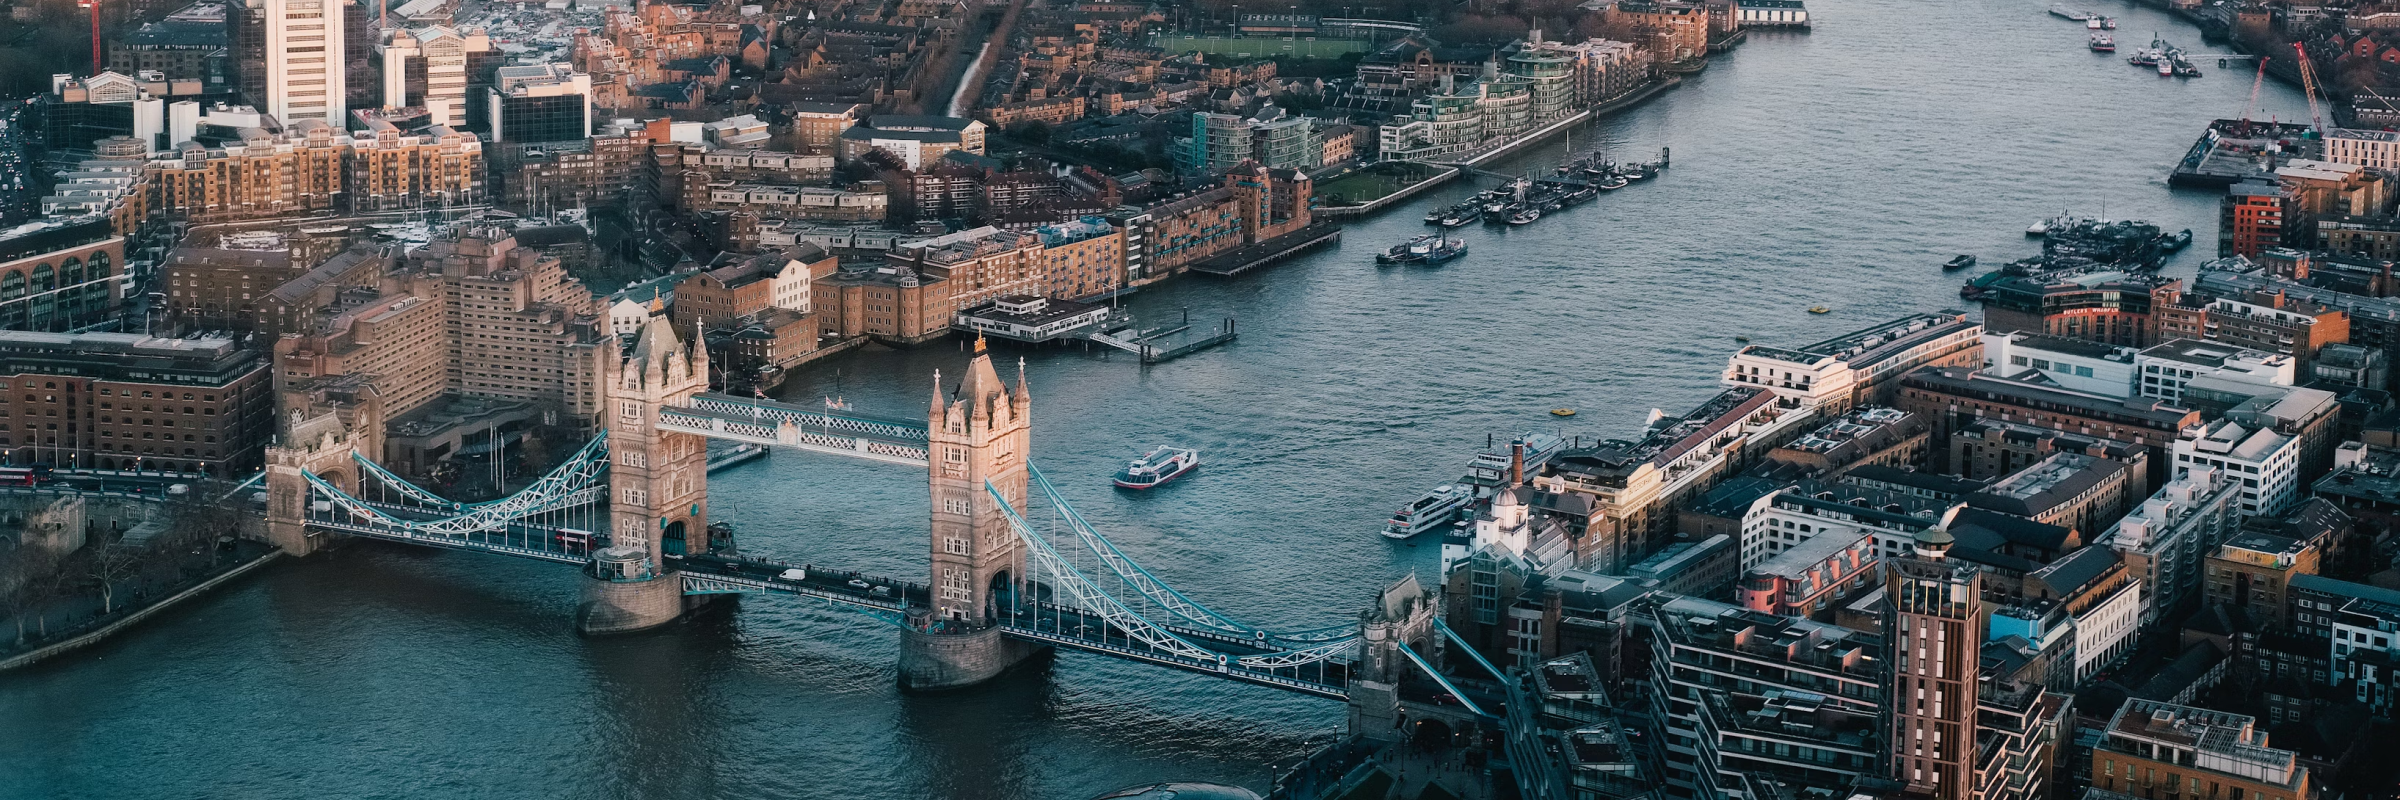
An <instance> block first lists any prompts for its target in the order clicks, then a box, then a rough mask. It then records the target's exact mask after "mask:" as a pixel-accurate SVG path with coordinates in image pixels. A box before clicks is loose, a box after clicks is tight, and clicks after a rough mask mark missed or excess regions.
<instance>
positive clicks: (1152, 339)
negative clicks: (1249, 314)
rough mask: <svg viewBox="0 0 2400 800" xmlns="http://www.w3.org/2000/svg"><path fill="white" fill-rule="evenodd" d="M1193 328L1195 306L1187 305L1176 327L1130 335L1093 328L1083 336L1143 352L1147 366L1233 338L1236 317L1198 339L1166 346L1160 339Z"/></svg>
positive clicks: (1187, 331)
mask: <svg viewBox="0 0 2400 800" xmlns="http://www.w3.org/2000/svg"><path fill="white" fill-rule="evenodd" d="M1191 330H1192V311H1191V309H1188V308H1187V309H1184V310H1183V318H1182V319H1181V320H1180V321H1178V322H1177V323H1176V324H1175V327H1172V328H1165V329H1153V330H1148V331H1141V332H1138V333H1135V334H1133V335H1132V336H1129V337H1127V336H1118V335H1112V334H1108V333H1103V332H1100V331H1092V332H1091V333H1089V334H1086V335H1085V336H1084V337H1083V338H1084V339H1085V340H1087V341H1091V342H1094V343H1097V344H1100V345H1104V346H1107V347H1114V348H1116V349H1119V350H1123V351H1125V352H1128V353H1132V354H1134V355H1137V356H1141V357H1142V364H1143V365H1144V366H1148V365H1150V364H1164V363H1166V362H1169V361H1173V360H1175V359H1178V358H1182V357H1184V356H1188V355H1191V354H1193V353H1197V352H1200V351H1202V350H1206V349H1209V348H1211V347H1215V346H1217V345H1221V344H1224V343H1226V342H1230V341H1233V340H1234V338H1235V337H1236V335H1237V334H1236V333H1235V331H1234V325H1233V318H1232V317H1226V318H1225V323H1224V324H1223V325H1221V326H1219V327H1218V328H1217V329H1216V330H1215V331H1214V332H1212V333H1210V334H1209V335H1207V336H1203V337H1200V338H1198V339H1191V338H1188V337H1187V338H1185V339H1184V340H1183V341H1182V342H1181V343H1178V344H1174V345H1164V346H1162V345H1160V344H1158V343H1157V342H1158V340H1160V339H1166V338H1169V337H1175V336H1181V335H1184V334H1188V333H1190V332H1191ZM1118 333H1120V334H1121V333H1123V331H1119V332H1118Z"/></svg>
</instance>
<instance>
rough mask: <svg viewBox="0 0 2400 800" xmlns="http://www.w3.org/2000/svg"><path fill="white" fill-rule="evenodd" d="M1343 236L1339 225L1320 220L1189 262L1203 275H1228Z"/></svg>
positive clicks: (1274, 261)
mask: <svg viewBox="0 0 2400 800" xmlns="http://www.w3.org/2000/svg"><path fill="white" fill-rule="evenodd" d="M1341 240H1342V226H1340V225H1336V224H1334V223H1331V222H1319V223H1315V224H1312V225H1310V226H1308V227H1305V228H1301V229H1299V230H1297V231H1293V232H1291V233H1287V234H1284V235H1282V236H1277V237H1275V238H1273V239H1268V240H1266V241H1263V242H1259V243H1258V244H1254V245H1250V246H1248V247H1244V248H1241V249H1238V250H1233V251H1230V252H1227V253H1224V254H1221V255H1218V256H1216V257H1214V258H1210V259H1208V260H1206V261H1202V262H1200V263H1198V264H1193V265H1192V266H1191V271H1193V272H1197V273H1200V274H1202V275H1215V276H1217V277H1220V278H1230V277H1233V276H1235V275H1240V274H1242V273H1244V272H1249V271H1251V270H1254V269H1258V268H1260V267H1265V266H1270V265H1273V264H1276V263H1279V262H1282V261H1284V260H1285V259H1289V258H1291V257H1293V256H1296V255H1299V254H1301V253H1304V252H1307V251H1309V250H1314V249H1316V248H1319V247H1323V246H1325V245H1327V244H1331V243H1334V242H1338V241H1341Z"/></svg>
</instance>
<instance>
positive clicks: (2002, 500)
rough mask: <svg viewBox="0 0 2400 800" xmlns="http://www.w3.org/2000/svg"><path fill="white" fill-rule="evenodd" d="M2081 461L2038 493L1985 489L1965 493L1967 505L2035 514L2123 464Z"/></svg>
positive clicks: (2094, 483)
mask: <svg viewBox="0 0 2400 800" xmlns="http://www.w3.org/2000/svg"><path fill="white" fill-rule="evenodd" d="M2082 461H2083V468H2082V469H2078V470H2075V471H2074V472H2072V473H2068V474H2067V476H2066V477H2064V478H2060V479H2059V480H2058V482H2057V483H2054V484H2051V485H2050V486H2049V487H2048V488H2045V489H2043V490H2041V491H2039V492H2034V493H2033V494H2029V495H2026V496H2024V497H2011V496H2008V495H2001V494H1994V493H1992V492H1989V491H1982V492H1976V493H1973V494H1970V495H1967V496H1966V501H1967V505H1970V506H1974V507H1976V508H1984V509H1990V510H1993V511H1998V512H2000V513H2003V514H2015V515H2017V516H2020V517H2034V516H2039V515H2041V514H2043V513H2045V512H2048V511H2049V510H2050V509H2053V508H2057V507H2058V506H2059V504H2061V503H2065V502H2067V501H2069V500H2073V499H2075V497H2076V496H2077V495H2081V494H2083V493H2084V492H2087V491H2091V488H2092V487H2094V486H2097V485H2100V484H2101V483H2103V482H2105V481H2107V480H2108V479H2109V478H2110V477H2112V476H2115V475H2116V474H2117V473H2120V472H2124V471H2125V465H2124V464H2123V463H2120V462H2116V461H2111V460H2108V459H2105V458H2095V457H2086V458H2084V459H2082ZM2029 469H2030V468H2029ZM2003 480H2005V479H2003Z"/></svg>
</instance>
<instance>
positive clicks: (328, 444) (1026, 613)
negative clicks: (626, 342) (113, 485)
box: [266, 320, 1484, 729]
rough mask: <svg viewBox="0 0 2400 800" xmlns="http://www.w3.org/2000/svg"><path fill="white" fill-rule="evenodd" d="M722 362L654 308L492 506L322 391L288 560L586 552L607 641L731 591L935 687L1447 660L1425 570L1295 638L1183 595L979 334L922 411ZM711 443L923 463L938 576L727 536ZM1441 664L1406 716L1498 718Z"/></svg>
mask: <svg viewBox="0 0 2400 800" xmlns="http://www.w3.org/2000/svg"><path fill="white" fill-rule="evenodd" d="M707 365H708V353H707V350H706V345H705V344H704V343H697V342H695V343H692V344H691V345H689V346H687V345H685V344H684V343H683V342H682V341H680V340H679V339H678V338H677V336H676V335H675V332H674V330H673V328H672V327H671V326H670V325H668V324H667V323H666V322H665V321H664V320H652V321H651V322H650V323H649V325H648V326H647V327H645V328H644V329H643V330H642V331H641V333H640V334H639V336H638V337H637V339H636V340H635V342H634V345H633V347H632V349H631V350H630V351H629V352H627V353H626V354H625V356H624V357H623V358H622V359H621V360H617V361H616V362H615V363H612V364H611V365H610V367H611V368H610V369H609V370H608V374H607V375H606V376H605V377H604V380H605V381H606V388H605V395H606V404H605V406H604V411H603V420H602V421H603V424H604V429H603V430H601V431H599V432H598V433H597V435H595V436H594V437H593V439H592V441H591V442H590V443H589V444H588V445H586V446H585V447H584V448H582V449H581V450H579V451H577V452H576V453H575V454H574V455H573V456H571V457H569V458H568V459H567V460H566V461H565V462H564V463H562V464H560V465H559V466H558V467H556V468H554V469H552V470H551V471H550V472H549V473H547V474H544V475H543V476H541V478H539V479H538V480H536V481H535V482H534V483H533V484H532V485H530V486H528V487H526V488H525V489H523V490H521V491H519V492H517V493H515V494H511V495H509V496H507V497H503V498H500V499H497V500H492V501H488V502H481V503H462V502H458V501H453V500H450V499H447V498H444V497H442V496H441V495H440V494H438V493H436V492H433V491H431V490H428V489H425V488H423V487H420V486H417V485H414V484H412V483H410V482H409V481H407V480H406V479H404V478H402V477H400V476H398V475H396V474H393V473H392V472H390V471H389V470H386V469H384V468H383V467H381V466H380V465H378V464H376V463H375V462H374V460H373V458H372V457H371V455H370V454H373V453H377V452H380V450H381V446H380V445H381V439H380V430H381V420H380V414H379V413H377V404H376V402H375V400H374V397H373V393H372V391H371V390H355V389H356V387H353V389H354V390H353V391H349V392H348V393H342V392H334V393H323V392H320V393H319V394H318V395H314V396H312V398H311V399H310V400H309V401H308V402H306V403H300V404H299V405H307V406H309V407H308V408H302V409H295V410H293V411H292V412H291V417H290V418H288V419H286V420H284V423H283V430H282V436H280V437H279V439H278V444H277V445H276V446H274V447H271V448H269V451H268V462H269V466H268V470H267V477H266V483H267V489H268V509H267V522H268V524H267V527H268V532H269V536H270V538H272V539H273V540H274V542H275V544H276V545H277V546H279V547H281V548H283V549H285V550H287V551H289V552H291V553H293V554H296V555H306V554H308V553H311V552H313V551H315V550H318V549H320V548H322V547H323V546H325V545H326V544H327V543H329V542H330V541H331V540H333V539H334V538H336V537H342V536H353V537H360V538H369V539H381V540H385V541H394V542H403V543H409V544H416V545H424V546H432V547H440V548H445V549H454V550H472V551H480V552H486V553H493V554H497V555H505V556H515V557H519V558H529V559H534V560H539V561H547V562H552V563H560V564H572V565H575V566H577V567H578V568H580V569H581V570H582V572H583V575H584V580H583V582H582V584H581V587H582V588H581V590H580V591H581V593H582V597H581V599H580V602H579V603H578V604H577V613H576V617H577V619H576V623H577V625H578V627H579V628H580V629H581V630H583V631H585V632H587V633H593V634H607V633H619V632H630V631H638V630H644V629H648V628H653V627H657V626H659V625H664V624H667V623H669V622H672V621H674V620H675V619H676V618H678V617H679V616H681V615H682V614H683V613H684V612H686V611H688V610H690V609H693V608H696V607H698V606H699V605H701V604H704V603H706V602H709V601H710V600H713V599H715V598H716V597H718V596H721V595H727V594H771V595H788V596H792V597H795V598H799V599H801V600H802V601H804V602H822V603H825V604H826V605H827V606H828V607H833V608H842V609H847V610H851V611H856V612H859V613H860V614H862V615H863V616H865V617H867V618H869V619H875V620H881V621H882V622H884V623H888V624H890V625H892V626H893V627H894V628H895V629H896V631H897V633H898V635H899V637H900V644H901V648H900V675H901V680H902V682H903V684H905V685H907V686H909V687H912V688H921V689H939V688H949V687H958V686H966V685H971V684H975V683H978V682H981V681H984V680H988V679H990V678H992V677H994V676H996V675H998V674H999V673H1000V672H1001V671H1003V670H1005V669H1007V668H1008V667H1010V666H1011V665H1014V664H1016V663H1018V662H1020V661H1022V660H1024V659H1025V658H1026V657H1028V656H1030V655H1032V654H1034V653H1036V652H1039V651H1040V650H1042V649H1044V648H1063V649H1068V650H1078V651H1083V652H1089V653H1095V654H1100V655H1104V656H1108V657H1111V658H1117V659H1122V660H1127V661H1133V662H1137V663H1145V664H1152V665H1157V666H1163V667H1169V668H1173V669H1178V670H1182V671H1186V672H1192V673H1199V674H1204V675H1211V676H1215V677H1221V678H1225V679H1229V680H1234V681H1240V682H1244V683H1251V684H1256V685H1262V686H1270V687H1274V688H1278V689H1284V690H1287V691H1294V692H1300V693H1304V694H1309V695H1314V696H1320V697H1328V698H1341V699H1347V700H1349V701H1350V703H1351V707H1352V717H1353V720H1354V723H1355V722H1358V721H1367V722H1376V721H1379V720H1382V719H1384V718H1386V717H1390V718H1393V719H1397V717H1398V715H1399V714H1400V710H1399V709H1400V706H1401V705H1402V703H1403V702H1404V701H1403V699H1402V697H1401V693H1400V692H1399V691H1398V688H1397V687H1398V684H1399V683H1401V682H1402V680H1403V679H1404V678H1408V677H1409V676H1412V675H1416V674H1420V673H1430V672H1432V670H1433V668H1432V667H1431V666H1430V665H1428V664H1427V663H1426V662H1425V659H1423V658H1422V657H1420V656H1418V655H1417V654H1418V653H1420V652H1423V653H1432V652H1436V651H1437V650H1438V649H1439V648H1441V647H1443V646H1444V642H1443V641H1442V639H1441V637H1439V636H1437V635H1436V631H1437V630H1438V629H1439V628H1440V626H1439V623H1438V621H1435V620H1434V619H1433V610H1432V609H1433V603H1432V601H1431V600H1430V598H1429V597H1427V596H1425V595H1424V593H1423V592H1422V591H1421V590H1418V589H1417V588H1416V584H1415V581H1414V580H1413V578H1412V579H1409V580H1406V581H1403V582H1401V584H1399V585H1396V586H1395V588H1394V589H1393V590H1389V591H1387V592H1385V596H1384V597H1383V598H1382V599H1381V601H1380V602H1379V603H1378V604H1377V605H1376V606H1375V607H1374V608H1371V609H1369V610H1368V611H1367V612H1365V613H1363V614H1360V615H1358V616H1357V617H1356V618H1355V619H1352V620H1350V621H1345V622H1342V623H1340V624H1334V625H1329V626H1325V627H1319V628H1314V629H1298V630H1272V629H1268V628H1264V627H1260V626H1256V625H1252V624H1249V623H1245V622H1241V621H1238V620H1236V619H1234V618H1233V617H1230V616H1228V615H1225V614H1222V613H1219V612H1217V611H1215V610H1213V609H1210V608H1208V607H1207V606H1205V605H1203V604H1201V603H1199V602H1197V601H1195V600H1193V599H1192V598H1190V597H1189V596H1187V595H1185V594H1184V593H1183V592H1181V591H1179V590H1177V589H1176V588H1174V587H1173V586H1172V585H1171V584H1169V583H1168V582H1167V581H1165V580H1163V579H1161V578H1160V577H1159V576H1158V575H1156V574H1154V573H1152V572H1150V571H1149V570H1148V569H1146V568H1144V567H1143V566H1142V565H1141V564H1140V563H1139V562H1138V561H1136V560H1135V559H1134V558H1132V557H1131V556H1129V555H1128V554H1126V553H1125V552H1124V551H1122V550H1120V549H1119V548H1118V547H1117V546H1116V545H1115V544H1114V543H1112V542H1110V541H1109V540H1108V539H1107V537H1105V536H1104V535H1102V534H1101V532H1100V531H1099V530H1097V529H1096V528H1095V527H1093V526H1092V525H1091V524H1090V523H1088V522H1087V521H1085V520H1084V519H1083V517H1082V516H1081V515H1080V514H1078V513H1076V511H1075V509H1074V507H1073V506H1071V505H1070V504H1068V503H1067V501H1066V500H1065V499H1064V498H1063V497H1061V496H1060V495H1059V494H1058V492H1057V490H1056V489H1055V488H1054V487H1052V486H1051V485H1050V482H1049V481H1048V480H1047V479H1045V478H1043V477H1042V475H1041V472H1040V470H1039V469H1037V468H1035V467H1034V465H1033V464H1032V463H1031V461H1030V459H1029V456H1030V455H1031V444H1032V439H1031V435H1030V434H1031V430H1032V393H1031V391H1030V389H1029V388H1028V387H1027V385H1026V381H1025V377H1024V375H1023V368H1022V365H1020V368H1019V375H1018V377H1017V381H1016V382H1015V385H1013V386H1011V385H1008V384H1007V383H1004V382H1003V381H1002V380H1001V379H1000V377H999V375H998V374H997V372H996V371H995V370H994V369H993V367H992V362H991V357H990V355H989V354H987V353H985V352H983V348H982V343H981V342H980V341H979V342H978V343H977V346H976V353H975V356H974V358H973V360H972V361H971V362H970V363H969V365H968V368H967V371H966V373H967V374H966V375H965V376H964V377H963V378H962V379H961V380H959V381H958V382H956V383H955V384H952V385H945V384H944V383H943V382H942V379H941V376H940V375H939V374H936V375H935V377H934V386H933V396H932V401H931V403H930V404H929V406H928V409H927V417H926V422H925V423H923V424H919V423H915V422H910V421H906V420H898V419H889V418H878V417H873V416H868V415H860V414H852V413H848V412H846V411H836V410H832V409H812V408H806V407H802V406H795V405H789V404H783V403H776V402H771V401H765V400H749V399H743V398H737V397H731V396H727V395H721V394H711V393H708V392H707V391H706V389H707V378H706V374H707V373H706V369H707ZM708 439H724V440H730V441H737V442H748V443H752V444H760V445H767V446H775V447H786V448H792V449H797V450H801V451H804V452H810V453H817V454H821V455H828V456H841V457H846V458H859V459H864V460H869V461H875V462H880V463H886V464H893V465H903V466H911V467H917V468H921V469H924V470H925V474H926V476H927V478H926V479H927V485H928V490H929V495H930V497H929V499H930V504H929V505H930V508H929V525H928V530H929V534H930V536H929V542H928V550H927V554H928V562H929V569H928V571H927V576H928V577H927V578H926V579H923V581H922V582H921V583H920V582H914V581H909V580H903V579H896V578H891V577H885V576H871V575H864V574H860V573H857V572H853V571H845V570H842V569H840V568H836V567H826V566H819V565H816V564H794V563H789V562H786V561H782V560H777V559H772V558H766V557H761V556H759V555H757V554H753V553H749V552H745V551H743V550H741V549H739V548H737V547H735V546H734V543H733V542H731V541H728V540H724V539H722V538H712V535H711V534H710V533H709V527H708V502H709V498H708V485H707V480H708V474H707V469H706V465H705V462H706V458H707V446H706V445H707V440H708ZM1431 677H1432V678H1433V679H1434V681H1435V683H1436V684H1438V685H1439V686H1440V687H1441V688H1442V689H1444V690H1446V691H1448V692H1450V693H1451V694H1452V695H1453V696H1454V698H1455V699H1457V700H1458V701H1460V702H1458V703H1457V704H1456V705H1451V706H1433V705H1431V704H1414V705H1424V706H1426V707H1425V708H1421V709H1412V712H1411V713H1416V714H1418V715H1419V716H1422V715H1425V714H1432V715H1442V714H1450V715H1457V716H1468V715H1471V714H1483V713H1484V712H1483V710H1482V709H1481V708H1480V707H1478V706H1477V705H1476V704H1475V703H1474V701H1473V700H1472V699H1470V698H1469V697H1468V694H1469V692H1468V690H1463V689H1460V688H1458V687H1457V686H1454V685H1453V684H1452V683H1451V682H1450V681H1448V680H1446V679H1444V678H1443V677H1442V676H1441V675H1439V674H1433V675H1432V676H1431ZM1462 709H1463V710H1462ZM1383 727H1384V728H1386V729H1388V728H1390V727H1393V726H1392V725H1389V724H1386V725H1384V726H1383Z"/></svg>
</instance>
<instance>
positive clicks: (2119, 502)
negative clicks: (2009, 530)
mask: <svg viewBox="0 0 2400 800" xmlns="http://www.w3.org/2000/svg"><path fill="white" fill-rule="evenodd" d="M2148 486H2149V483H2148V482H2147V481H2146V480H2143V479H2142V478H2140V477H2137V476H2135V474H2134V472H2133V470H2132V469H2129V468H2127V467H2126V465H2125V464H2123V463H2121V462H2117V461H2112V460H2110V459H2106V458H2100V457H2097V456H2089V455H2084V454H2082V453H2054V454H2052V455H2051V456H2050V457H2049V458H2045V459H2042V460H2041V461H2040V462H2039V463H2036V464H2033V465H2031V466H2028V467H2026V468H2024V469H2021V470H2018V471H2017V472H2016V473H2015V474H2012V475H2009V476H2008V477H2005V478H2002V479H2000V480H1999V481H1998V482H1996V483H1993V484H1992V485H1990V486H1988V487H1985V488H1984V489H1983V490H1982V491H1979V492H1975V493H1974V494H1970V495H1967V496H1966V498H1965V500H1966V503H1967V505H1969V506H1973V507H1975V508H1980V509H1984V510H1987V511H1996V512H1999V513H2002V514H2007V515H2009V516H2012V517H2022V518H2025V519H2029V520H2033V521H2035V522H2039V523H2042V524H2045V525H2056V526H2059V527H2062V528H2071V529H2074V530H2078V531H2093V530H2097V529H2099V528H2100V527H2102V526H2105V525H2107V524H2108V523H2109V522H2112V521H2115V520H2116V519H2117V517H2119V516H2121V515H2123V514H2124V513H2125V509H2126V507H2127V505H2128V504H2129V503H2130V502H2131V501H2133V500H2135V499H2138V498H2141V497H2145V496H2148V494H2149V492H2148V491H2147V488H2148Z"/></svg>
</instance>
